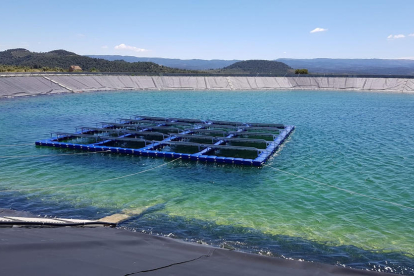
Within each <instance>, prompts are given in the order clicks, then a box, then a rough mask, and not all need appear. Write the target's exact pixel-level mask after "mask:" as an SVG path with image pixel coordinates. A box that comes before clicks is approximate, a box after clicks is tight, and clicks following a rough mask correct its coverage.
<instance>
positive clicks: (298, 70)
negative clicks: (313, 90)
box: [295, 69, 309, 75]
mask: <svg viewBox="0 0 414 276" xmlns="http://www.w3.org/2000/svg"><path fill="white" fill-rule="evenodd" d="M295 74H302V75H306V74H309V73H308V69H296V70H295Z"/></svg>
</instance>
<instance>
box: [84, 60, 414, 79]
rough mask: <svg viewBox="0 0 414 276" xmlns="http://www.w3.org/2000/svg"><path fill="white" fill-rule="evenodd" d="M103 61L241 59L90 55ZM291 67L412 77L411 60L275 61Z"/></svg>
mask: <svg viewBox="0 0 414 276" xmlns="http://www.w3.org/2000/svg"><path fill="white" fill-rule="evenodd" d="M89 57H94V58H102V59H106V60H124V61H127V62H137V61H147V62H154V63H157V64H159V65H164V66H168V67H174V68H180V69H187V70H209V69H220V68H224V67H227V66H229V65H231V64H234V63H236V62H239V61H240V60H221V59H214V60H202V59H191V60H185V59H183V60H181V59H168V58H151V57H148V58H147V57H145V58H144V57H133V56H119V55H114V56H107V55H100V56H89ZM275 61H279V62H283V63H285V64H287V65H288V66H290V67H292V68H307V69H309V72H311V73H316V74H318V73H319V74H351V75H352V74H355V75H414V60H403V59H330V58H315V59H288V58H283V59H276V60H275Z"/></svg>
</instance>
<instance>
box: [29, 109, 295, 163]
mask: <svg viewBox="0 0 414 276" xmlns="http://www.w3.org/2000/svg"><path fill="white" fill-rule="evenodd" d="M294 128H295V127H294V126H286V125H283V124H270V123H269V124H267V123H244V122H228V121H215V120H205V121H204V120H198V119H184V118H164V117H150V116H141V115H136V116H131V118H129V119H124V118H121V119H117V120H116V121H115V122H101V123H98V124H96V126H95V127H89V126H80V127H77V128H76V131H75V132H74V133H67V132H55V133H52V135H51V138H50V139H47V140H40V141H36V145H38V146H48V147H60V148H70V149H76V150H85V151H92V152H111V153H119V154H130V155H142V156H150V157H167V158H182V159H185V160H194V161H202V162H216V163H225V164H238V165H249V166H258V167H259V166H262V165H263V164H264V163H265V162H266V161H267V160H268V159H269V158H270V157H271V156H272V155H273V154H274V153H275V152H276V151H277V150H278V148H279V147H280V145H281V144H282V143H283V142H284V141H285V140H286V138H287V137H288V136H289V135H290V134H291V133H292V131H293V130H294Z"/></svg>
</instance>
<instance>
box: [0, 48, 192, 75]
mask: <svg viewBox="0 0 414 276" xmlns="http://www.w3.org/2000/svg"><path fill="white" fill-rule="evenodd" d="M0 65H11V66H19V67H21V68H23V67H24V68H28V69H37V68H41V69H43V70H50V69H54V70H55V71H67V70H68V69H69V67H70V66H71V65H78V66H80V67H81V68H82V69H83V71H99V72H143V73H197V71H189V70H184V69H175V68H170V67H165V66H161V65H158V64H156V63H153V62H132V63H131V62H126V61H123V60H116V61H108V60H104V59H99V58H90V57H86V56H80V55H77V54H75V53H72V52H68V51H65V50H55V51H50V52H46V53H36V52H30V51H29V50H26V49H10V50H6V51H3V52H0Z"/></svg>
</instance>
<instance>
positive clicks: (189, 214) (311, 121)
mask: <svg viewBox="0 0 414 276" xmlns="http://www.w3.org/2000/svg"><path fill="white" fill-rule="evenodd" d="M135 114H140V115H148V116H163V117H178V118H180V117H181V118H200V119H216V120H229V121H244V122H263V123H283V124H289V125H295V126H296V130H295V132H294V133H293V134H292V135H291V136H290V138H289V139H288V140H287V141H286V142H285V144H284V145H283V147H282V150H280V151H279V152H278V153H277V154H276V155H275V156H274V157H273V158H272V159H270V161H269V162H268V163H267V165H268V166H267V167H266V166H265V167H263V168H254V167H241V166H230V165H217V164H205V163H197V162H190V161H182V160H176V161H174V162H170V161H171V159H153V158H148V157H137V156H123V155H114V154H107V153H87V154H72V153H84V152H75V151H69V150H65V149H54V148H46V147H36V146H35V145H34V142H35V141H36V140H40V139H45V138H48V137H50V133H51V132H54V131H62V132H72V131H74V129H75V127H76V126H93V125H94V123H97V122H102V121H113V120H114V119H116V118H125V117H129V116H130V115H135ZM13 144H18V145H15V146H12V145H13ZM0 145H1V146H0V152H1V156H0V208H12V209H16V210H26V211H31V212H33V213H35V214H39V215H49V216H60V217H72V218H85V219H96V218H101V217H103V216H106V215H110V214H114V213H118V212H121V211H122V210H137V215H136V216H133V217H132V218H131V219H130V220H128V221H126V222H124V223H122V224H121V226H122V227H125V228H128V229H131V230H133V231H142V232H146V233H151V234H155V235H168V236H171V237H174V238H179V239H183V240H188V241H194V242H201V243H208V244H212V245H214V246H221V247H225V248H231V249H236V250H241V251H246V252H253V253H259V254H265V255H269V256H277V257H283V258H292V259H302V260H305V261H315V262H324V263H330V264H337V265H344V266H349V267H354V268H360V269H369V270H376V271H385V272H392V273H399V274H413V275H414V209H413V208H414V180H413V179H414V95H407V94H391V93H359V92H358V93H357V92H338V91H248V92H247V91H246V92H230V91H228V92H217V91H208V92H198V91H148V92H143V91H139V92H138V91H133V92H116V91H114V92H97V93H88V94H65V95H54V96H39V97H26V98H15V99H3V100H0ZM62 154H65V155H62ZM167 162H170V163H168V164H166V163H167ZM163 164H165V165H164V166H161V167H158V168H156V169H153V170H148V169H151V168H154V167H156V166H160V165H163ZM144 170H148V171H145V172H143V173H140V174H135V175H132V176H129V177H123V178H119V177H122V176H125V175H129V174H134V173H137V172H140V171H144ZM113 178H118V179H114V180H109V181H104V182H99V181H102V180H107V179H113ZM326 184H327V185H329V186H327V185H326ZM350 192H354V193H350ZM392 203H395V204H392ZM144 209H145V211H144V212H143V213H141V214H139V213H140V212H139V211H138V210H144Z"/></svg>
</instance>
